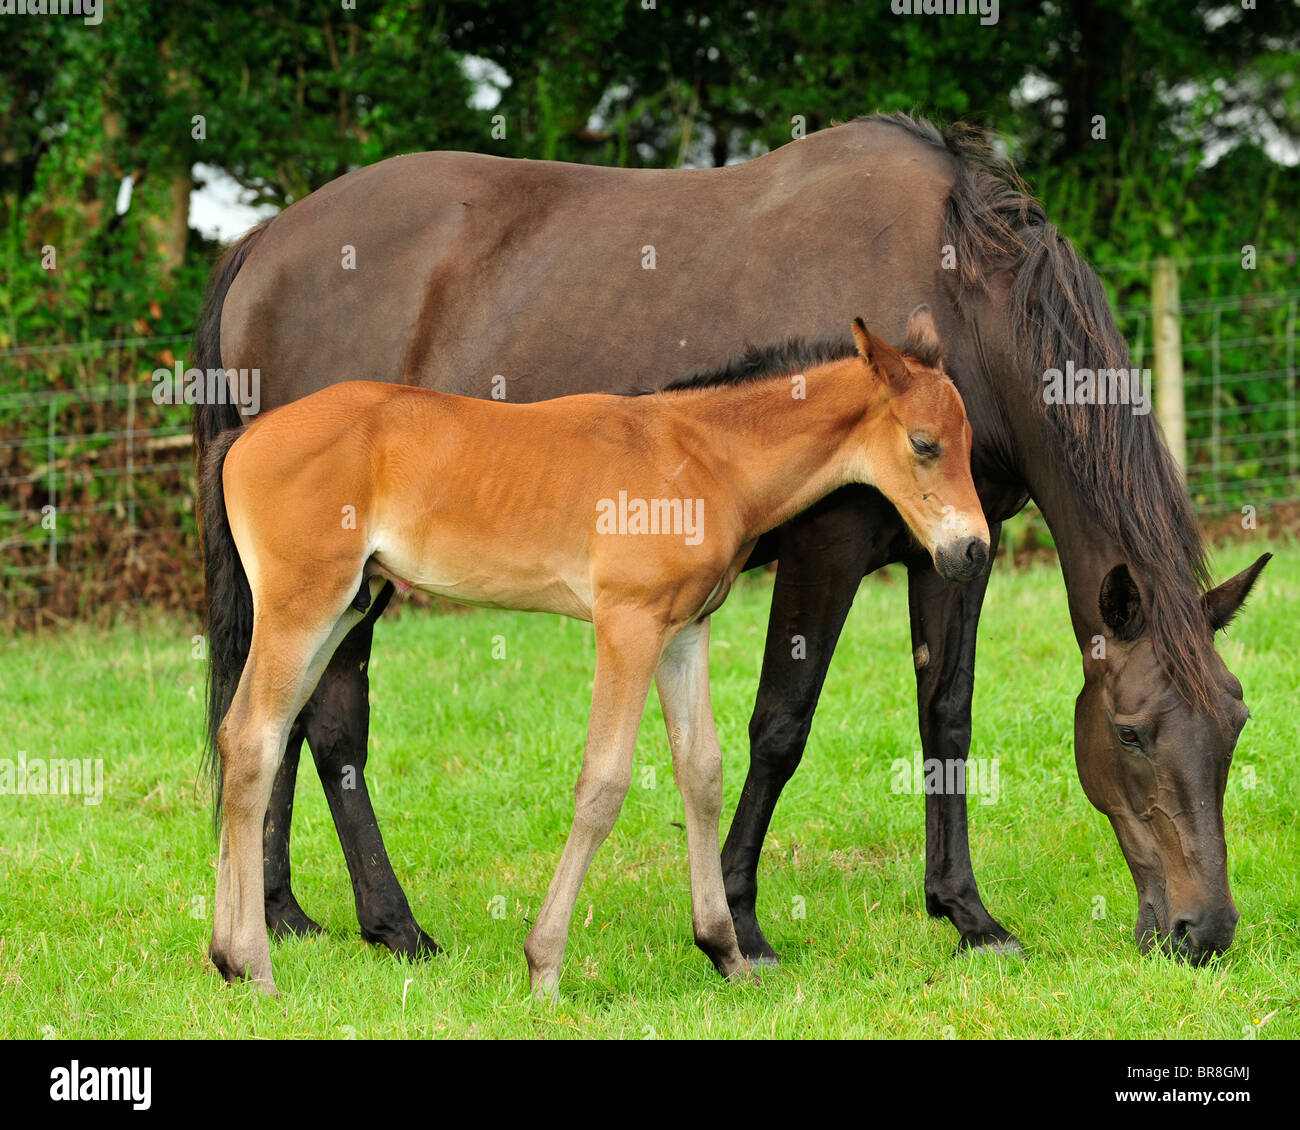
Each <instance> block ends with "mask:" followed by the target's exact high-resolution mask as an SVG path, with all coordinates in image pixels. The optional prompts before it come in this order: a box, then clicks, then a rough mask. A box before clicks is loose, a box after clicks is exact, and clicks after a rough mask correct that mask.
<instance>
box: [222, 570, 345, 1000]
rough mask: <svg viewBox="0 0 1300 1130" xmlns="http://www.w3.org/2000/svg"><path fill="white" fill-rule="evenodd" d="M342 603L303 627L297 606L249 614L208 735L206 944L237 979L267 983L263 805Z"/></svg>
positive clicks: (265, 986) (338, 630)
mask: <svg viewBox="0 0 1300 1130" xmlns="http://www.w3.org/2000/svg"><path fill="white" fill-rule="evenodd" d="M312 595H313V596H319V595H324V596H325V598H326V599H325V600H324V601H322V603H325V604H326V606H327V607H328V606H329V603H330V601H329V599H328V596H329V594H319V591H317V592H316V593H313V594H312ZM344 599H345V601H346V599H347V598H346V597H345V598H344ZM267 603H268V604H270V605H271V607H272V608H274V607H275V606H274V602H267ZM345 608H346V603H343V604H341V605H339V607H337V608H335V609H334V610H333V611H332V613H328V614H326V615H325V616H323V617H322V616H321V615H320V613H319V611H317V612H316V617H317V620H316V625H315V627H314V628H313V627H306V628H304V623H307V624H310V623H311V616H310V615H309V614H304V610H303V609H302V608H301V607H299V608H293V607H292V606H291V607H290V608H288V609H285V610H279V609H277V610H276V611H274V612H270V613H267V614H266V615H264V616H260V617H259V616H256V615H255V617H254V626H253V639H252V644H251V646H250V648H249V653H248V661H247V662H246V663H245V665H244V671H243V674H242V675H241V676H240V679H239V687H238V689H237V690H236V691H235V697H234V700H233V701H232V702H231V705H230V710H229V711H228V712H227V714H226V717H225V719H224V721H223V722H222V723H221V728H220V730H219V731H218V734H217V745H218V748H219V750H220V752H221V771H222V792H223V812H222V825H221V857H220V860H219V862H218V866H217V897H216V907H215V916H214V921H213V929H212V945H211V948H210V950H209V953H210V956H211V958H212V962H213V964H214V965H215V966H216V967H217V968H218V969H219V970H221V973H222V974H223V976H225V978H226V980H228V981H235V980H238V979H241V978H247V979H248V980H250V981H253V982H255V983H257V985H258V987H259V988H261V989H262V990H263V991H264V992H268V993H272V992H274V991H275V982H274V980H273V978H272V975H271V949H270V946H269V944H268V943H267V934H266V926H265V894H264V888H263V876H262V868H263V861H262V830H263V821H264V818H265V815H266V805H267V801H268V800H269V799H270V796H271V787H272V784H273V781H274V778H275V772H276V769H277V768H278V767H279V764H280V759H281V757H282V756H283V754H284V749H285V744H286V741H287V739H288V736H289V730H290V727H291V726H292V724H293V720H294V718H295V717H296V715H297V713H298V711H299V710H301V709H302V705H303V703H304V702H305V701H306V698H307V695H308V694H309V693H310V692H311V689H312V687H313V685H314V684H315V681H316V680H317V679H319V678H320V673H321V671H322V670H323V669H324V667H325V663H326V661H327V660H328V659H329V657H330V655H331V654H332V653H333V651H334V648H335V647H337V646H338V643H339V641H340V640H341V639H342V637H343V635H344V634H345V633H346V632H347V630H348V629H349V628H350V627H351V626H352V624H353V623H355V622H356V620H355V616H352V617H345V616H343V612H344V609H345ZM317 609H319V604H318V605H317ZM286 613H287V614H286ZM295 613H296V614H297V615H294V614H295Z"/></svg>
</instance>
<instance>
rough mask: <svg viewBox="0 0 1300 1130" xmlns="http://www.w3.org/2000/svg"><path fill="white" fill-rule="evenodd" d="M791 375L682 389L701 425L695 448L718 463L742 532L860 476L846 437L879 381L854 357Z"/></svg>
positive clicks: (871, 403)
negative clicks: (703, 432) (703, 440)
mask: <svg viewBox="0 0 1300 1130" xmlns="http://www.w3.org/2000/svg"><path fill="white" fill-rule="evenodd" d="M799 376H800V379H799V380H795V379H794V378H793V377H790V376H787V377H776V378H772V379H770V380H760V381H755V382H753V383H752V384H745V385H720V386H718V387H717V388H716V389H706V390H700V391H698V392H696V393H692V394H688V395H691V396H692V401H691V403H690V406H689V412H690V416H691V418H692V419H693V420H696V421H698V422H699V423H700V424H702V425H704V426H705V427H707V429H708V438H709V442H708V445H707V446H706V447H702V448H701V449H700V450H701V451H708V452H709V456H710V458H712V459H714V460H716V461H717V462H718V463H723V464H725V466H726V471H725V476H726V481H727V483H728V486H729V487H730V489H731V490H732V492H733V494H734V496H735V498H736V501H737V503H738V504H739V506H740V510H741V513H742V516H743V522H744V525H745V533H746V535H747V536H748V537H757V536H758V535H759V534H763V533H766V532H767V531H768V530H771V529H775V528H776V527H777V526H779V525H781V524H782V523H783V522H785V521H787V520H789V519H790V518H793V517H794V516H795V515H796V514H798V513H800V512H801V511H803V510H806V509H807V508H808V507H809V506H811V505H812V504H813V503H815V502H817V501H819V500H820V499H822V498H825V497H826V495H828V494H830V493H831V492H832V491H834V490H837V489H838V488H839V487H842V486H844V485H846V484H848V483H854V482H867V481H868V479H867V477H866V475H867V468H866V464H865V461H864V460H862V458H861V454H860V450H859V445H858V444H857V443H852V442H850V440H851V439H852V438H853V436H854V434H855V432H858V433H859V434H860V432H859V425H861V424H863V423H864V422H865V421H864V417H866V416H868V415H870V414H873V413H875V412H877V411H879V410H881V409H882V408H883V407H884V406H885V404H886V403H887V397H886V396H885V394H884V389H883V388H882V385H881V382H880V379H879V378H878V377H876V376H875V375H874V374H873V373H871V372H869V371H868V370H867V369H866V368H865V366H864V365H863V364H862V361H861V359H860V358H858V357H856V356H854V357H849V358H846V359H844V360H842V361H832V362H830V363H829V364H823V365H818V366H816V367H815V368H810V369H808V370H807V371H806V372H804V373H802V374H800V375H799Z"/></svg>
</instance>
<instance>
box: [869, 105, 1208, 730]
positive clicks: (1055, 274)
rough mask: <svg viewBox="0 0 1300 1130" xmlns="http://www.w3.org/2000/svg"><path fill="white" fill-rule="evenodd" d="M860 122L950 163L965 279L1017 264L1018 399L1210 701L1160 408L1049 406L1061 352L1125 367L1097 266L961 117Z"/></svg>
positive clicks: (1174, 654) (1097, 365)
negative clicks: (1049, 383) (936, 151)
mask: <svg viewBox="0 0 1300 1130" xmlns="http://www.w3.org/2000/svg"><path fill="white" fill-rule="evenodd" d="M858 120H859V121H883V122H888V123H891V124H893V125H895V126H898V127H899V128H900V129H903V130H905V131H906V132H907V133H909V134H911V135H912V136H913V137H915V138H917V139H919V140H921V141H923V142H925V143H926V144H928V145H932V146H935V147H937V148H940V149H943V150H945V151H946V152H947V153H949V154H950V155H951V156H952V157H953V158H954V159H955V160H956V164H957V177H956V181H955V183H954V184H953V187H952V191H951V192H950V194H949V197H948V206H947V208H946V210H945V215H944V229H943V240H944V242H945V243H948V244H951V245H952V246H953V248H954V249H955V251H956V263H957V270H958V274H959V279H960V283H961V285H962V287H964V288H966V289H968V290H977V291H980V292H982V293H986V294H987V293H988V292H989V277H990V275H991V274H992V273H993V272H995V271H999V270H1011V271H1012V272H1013V281H1012V284H1011V288H1010V293H1009V296H1008V299H1007V303H1006V310H1007V314H1008V317H1009V319H1010V329H1011V333H1012V340H1013V342H1014V344H1015V348H1016V352H1017V355H1018V358H1019V360H1020V362H1021V364H1020V374H1021V376H1022V378H1024V379H1025V380H1027V381H1028V382H1029V386H1028V387H1026V389H1025V390H1024V396H1025V397H1026V398H1027V399H1028V401H1029V402H1030V403H1031V404H1032V405H1034V406H1035V407H1034V411H1035V412H1036V415H1037V419H1038V423H1039V426H1040V427H1042V428H1044V429H1045V430H1046V432H1047V434H1048V436H1049V437H1050V439H1051V443H1050V449H1051V450H1052V451H1053V452H1054V453H1055V457H1056V458H1058V459H1060V460H1061V461H1063V463H1064V464H1065V470H1066V474H1067V476H1068V477H1069V479H1070V480H1071V481H1073V482H1074V483H1075V484H1076V488H1077V495H1078V498H1079V501H1080V502H1081V503H1082V504H1083V506H1085V507H1086V508H1087V510H1088V511H1089V513H1090V514H1091V515H1092V516H1093V517H1094V518H1095V520H1096V521H1097V523H1098V524H1099V525H1100V527H1101V529H1102V530H1103V531H1104V532H1105V534H1106V536H1107V537H1108V538H1109V539H1110V540H1111V541H1113V542H1114V543H1115V545H1116V546H1117V547H1118V548H1119V551H1120V553H1121V554H1123V556H1124V559H1125V560H1126V561H1127V562H1128V563H1129V564H1130V565H1131V566H1134V567H1135V568H1136V570H1137V571H1138V572H1139V573H1140V575H1141V576H1142V577H1143V578H1144V579H1145V582H1146V583H1145V585H1144V588H1145V589H1146V591H1145V592H1144V594H1143V595H1144V597H1146V598H1148V599H1149V600H1150V603H1151V606H1152V608H1151V615H1149V616H1148V617H1147V623H1148V625H1149V631H1150V638H1151V641H1152V644H1153V646H1154V647H1155V649H1156V654H1157V655H1158V656H1159V657H1160V658H1161V660H1162V662H1163V663H1164V665H1165V667H1166V669H1167V670H1168V671H1169V673H1170V675H1171V676H1172V677H1173V680H1174V683H1175V685H1176V686H1178V687H1179V688H1180V690H1181V691H1182V693H1183V694H1184V696H1185V697H1187V698H1188V700H1189V701H1191V702H1192V703H1194V704H1199V705H1201V706H1203V707H1206V708H1211V709H1212V704H1213V701H1214V700H1213V697H1212V695H1211V693H1210V688H1211V685H1212V676H1211V674H1210V672H1209V669H1208V666H1207V657H1208V655H1207V653H1208V651H1209V649H1207V648H1206V646H1205V644H1206V639H1205V636H1206V633H1207V631H1208V628H1207V621H1206V618H1205V614H1204V611H1203V609H1202V606H1201V601H1200V597H1201V593H1202V592H1203V591H1204V590H1205V589H1206V587H1207V586H1208V584H1209V568H1208V566H1207V564H1206V557H1205V543H1204V540H1203V537H1202V534H1201V528H1200V524H1199V523H1198V521H1197V519H1196V515H1195V513H1194V512H1193V510H1192V506H1191V503H1190V501H1189V500H1188V498H1187V494H1186V491H1185V490H1184V489H1183V483H1182V478H1181V476H1180V475H1179V473H1178V469H1177V467H1176V466H1175V465H1174V461H1173V459H1172V458H1171V457H1170V455H1169V452H1168V450H1167V449H1166V447H1165V445H1164V442H1163V441H1162V439H1161V436H1160V432H1159V428H1158V425H1157V422H1156V419H1155V417H1154V415H1137V414H1136V413H1134V412H1132V411H1130V410H1129V408H1128V406H1127V405H1121V404H1107V405H1096V404H1091V405H1052V406H1051V407H1050V408H1049V407H1048V405H1047V404H1046V402H1045V399H1044V397H1043V395H1042V374H1043V373H1044V372H1045V371H1046V370H1047V369H1052V368H1061V367H1063V366H1064V363H1065V361H1066V359H1067V358H1072V359H1073V360H1074V362H1075V364H1076V366H1080V367H1087V368H1092V369H1094V370H1096V369H1128V368H1131V367H1132V360H1131V355H1130V353H1129V350H1128V346H1127V345H1126V343H1125V341H1124V339H1123V337H1122V336H1121V335H1120V332H1119V329H1118V327H1117V326H1116V325H1115V318H1114V315H1113V313H1112V312H1111V308H1110V303H1109V301H1108V300H1107V297H1106V290H1105V288H1104V287H1103V286H1102V284H1101V281H1100V280H1099V279H1098V277H1097V274H1096V272H1095V271H1093V269H1092V268H1091V267H1090V266H1088V264H1087V263H1086V262H1084V260H1083V258H1082V257H1081V256H1080V255H1079V253H1078V252H1077V251H1076V250H1075V249H1074V247H1073V246H1072V245H1071V243H1070V241H1069V240H1068V239H1066V238H1065V237H1064V236H1063V235H1061V233H1060V232H1059V231H1058V230H1057V229H1056V227H1055V225H1053V224H1051V223H1050V222H1049V221H1048V219H1047V216H1046V213H1045V212H1044V210H1043V206H1042V205H1041V204H1040V203H1039V202H1038V201H1037V200H1035V199H1033V197H1031V196H1030V195H1029V193H1028V190H1027V189H1026V187H1025V184H1024V182H1023V181H1022V180H1021V179H1020V177H1019V175H1018V174H1017V173H1016V171H1015V169H1014V168H1013V167H1012V166H1011V165H1010V163H1009V162H1006V161H1003V160H1000V159H998V158H997V157H996V156H995V155H994V154H993V152H992V150H991V149H990V148H989V145H988V143H987V141H986V140H985V138H984V137H983V135H982V134H981V133H980V132H979V131H977V130H975V129H974V128H972V127H970V126H960V125H958V126H953V127H950V128H949V129H947V130H945V131H943V132H940V131H939V130H938V129H936V128H935V127H934V126H933V125H931V124H930V123H928V122H925V121H918V120H916V119H914V118H911V117H909V116H908V115H906V114H886V115H880V116H878V117H876V118H865V119H858Z"/></svg>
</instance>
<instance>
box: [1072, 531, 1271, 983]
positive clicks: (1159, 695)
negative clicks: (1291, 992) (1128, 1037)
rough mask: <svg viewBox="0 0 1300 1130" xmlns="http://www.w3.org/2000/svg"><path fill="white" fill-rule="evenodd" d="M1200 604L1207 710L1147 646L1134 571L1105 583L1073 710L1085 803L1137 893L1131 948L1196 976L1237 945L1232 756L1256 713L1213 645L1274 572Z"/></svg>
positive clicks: (1252, 574)
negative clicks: (1175, 962)
mask: <svg viewBox="0 0 1300 1130" xmlns="http://www.w3.org/2000/svg"><path fill="white" fill-rule="evenodd" d="M1269 556H1270V555H1269V554H1265V555H1264V556H1263V557H1261V558H1260V559H1259V560H1258V561H1256V562H1255V564H1254V565H1252V566H1251V567H1250V568H1249V569H1247V570H1245V571H1244V572H1242V573H1239V574H1238V575H1237V576H1235V577H1233V578H1231V579H1230V580H1228V581H1225V582H1224V583H1223V584H1221V585H1219V586H1218V588H1215V589H1211V590H1210V591H1209V592H1207V593H1206V594H1205V595H1204V596H1203V597H1202V598H1201V607H1200V611H1199V615H1200V616H1201V617H1202V618H1203V625H1202V630H1201V631H1200V632H1199V636H1200V640H1199V644H1200V651H1201V655H1200V657H1199V658H1200V660H1201V663H1202V664H1203V669H1204V670H1205V672H1206V675H1205V681H1206V683H1207V684H1208V685H1207V687H1206V690H1207V691H1208V694H1209V696H1210V702H1209V703H1208V704H1207V705H1208V709H1207V708H1206V707H1205V706H1197V705H1194V704H1192V703H1189V702H1188V701H1187V696H1186V695H1185V694H1183V693H1180V688H1179V687H1178V685H1177V683H1176V680H1175V678H1174V677H1173V676H1171V675H1170V673H1169V670H1168V666H1167V664H1165V663H1163V662H1162V661H1161V658H1160V656H1159V655H1157V653H1156V650H1155V648H1154V647H1153V645H1152V639H1151V634H1150V631H1149V605H1150V596H1151V594H1150V593H1144V592H1143V591H1142V589H1141V588H1139V586H1138V584H1137V582H1136V581H1135V579H1134V577H1133V575H1132V573H1131V572H1130V570H1129V568H1128V566H1127V565H1123V564H1120V565H1116V566H1115V567H1114V568H1113V569H1111V570H1110V572H1108V573H1107V574H1106V576H1105V578H1104V580H1103V581H1102V584H1101V592H1100V598H1099V599H1100V611H1101V618H1102V622H1103V624H1104V625H1105V636H1104V640H1103V643H1104V647H1094V649H1092V652H1091V653H1087V652H1086V653H1085V654H1086V655H1090V659H1091V660H1094V661H1090V660H1085V668H1086V670H1087V677H1086V679H1085V682H1084V688H1083V692H1082V693H1081V694H1080V695H1079V698H1078V702H1077V703H1076V705H1075V760H1076V761H1077V763H1078V767H1079V779H1080V781H1082V783H1083V788H1084V791H1085V792H1086V793H1087V794H1088V799H1089V800H1091V801H1092V803H1093V804H1094V805H1095V806H1096V807H1097V808H1099V809H1100V810H1101V811H1102V812H1104V813H1105V814H1106V815H1107V816H1108V817H1109V818H1110V822H1111V824H1112V826H1113V827H1114V829H1115V835H1116V837H1117V838H1118V839H1119V843H1120V847H1121V848H1122V849H1123V852H1124V858H1125V859H1126V860H1127V861H1128V865H1129V870H1130V872H1131V873H1132V875H1133V881H1134V883H1135V884H1136V885H1137V889H1138V919H1137V928H1136V931H1135V933H1136V936H1137V941H1138V944H1139V946H1141V947H1142V950H1143V952H1146V951H1147V950H1150V949H1152V948H1154V947H1156V946H1159V947H1160V948H1161V949H1163V950H1164V951H1165V952H1166V953H1170V954H1174V955H1176V956H1179V957H1183V958H1186V959H1188V960H1189V961H1191V962H1193V963H1195V964H1200V963H1201V962H1203V961H1205V960H1206V959H1208V958H1209V957H1212V956H1213V955H1214V954H1216V953H1221V952H1222V951H1223V950H1225V949H1227V948H1228V945H1229V944H1230V943H1231V942H1232V938H1233V934H1234V933H1235V931H1236V926H1237V908H1236V906H1235V905H1234V903H1233V901H1232V895H1231V893H1230V891H1229V887H1228V849H1227V844H1226V841H1225V838H1224V829H1223V796H1224V790H1225V789H1226V787H1227V783H1228V767H1229V765H1230V764H1231V763H1232V752H1233V748H1234V747H1235V746H1236V744H1237V738H1238V737H1239V736H1240V734H1241V730H1242V727H1243V726H1244V725H1245V724H1246V719H1247V718H1249V717H1250V711H1249V710H1247V709H1246V705H1245V703H1244V702H1242V694H1241V684H1240V683H1239V682H1238V681H1237V679H1236V678H1235V676H1233V674H1232V672H1231V671H1229V670H1228V668H1227V667H1226V666H1224V663H1223V660H1222V659H1220V658H1219V655H1218V653H1217V652H1216V651H1215V649H1214V641H1213V635H1214V633H1215V632H1217V631H1218V630H1219V629H1220V628H1224V627H1226V626H1227V624H1228V622H1229V621H1230V620H1231V619H1232V617H1233V616H1234V615H1235V614H1236V612H1237V610H1238V609H1239V608H1240V607H1241V604H1242V602H1243V601H1244V600H1245V599H1246V596H1247V594H1248V593H1249V592H1250V589H1251V586H1252V585H1254V583H1255V579H1256V578H1257V577H1258V576H1259V574H1260V571H1261V570H1262V569H1263V568H1264V565H1265V564H1266V563H1267V562H1268V559H1269Z"/></svg>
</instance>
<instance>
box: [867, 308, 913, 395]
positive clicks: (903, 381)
mask: <svg viewBox="0 0 1300 1130" xmlns="http://www.w3.org/2000/svg"><path fill="white" fill-rule="evenodd" d="M853 340H854V341H855V342H856V343H857V346H858V353H859V354H861V355H862V360H864V361H865V362H866V363H867V364H868V365H870V366H871V367H872V368H873V369H875V370H876V372H877V373H879V374H880V376H881V378H882V379H883V380H884V382H885V383H886V384H887V385H889V386H890V387H891V388H892V389H893V390H894V391H895V392H902V391H903V389H905V388H906V387H907V385H908V383H909V379H910V374H909V373H908V371H907V362H906V361H904V360H903V358H902V357H901V356H900V355H899V353H898V350H896V349H895V348H894V347H893V346H892V345H890V344H889V343H888V342H886V341H881V340H880V338H878V337H877V336H876V335H875V334H873V333H872V332H871V331H870V330H869V329H867V326H866V323H865V322H864V321H863V320H862V319H861V318H854V319H853Z"/></svg>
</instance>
